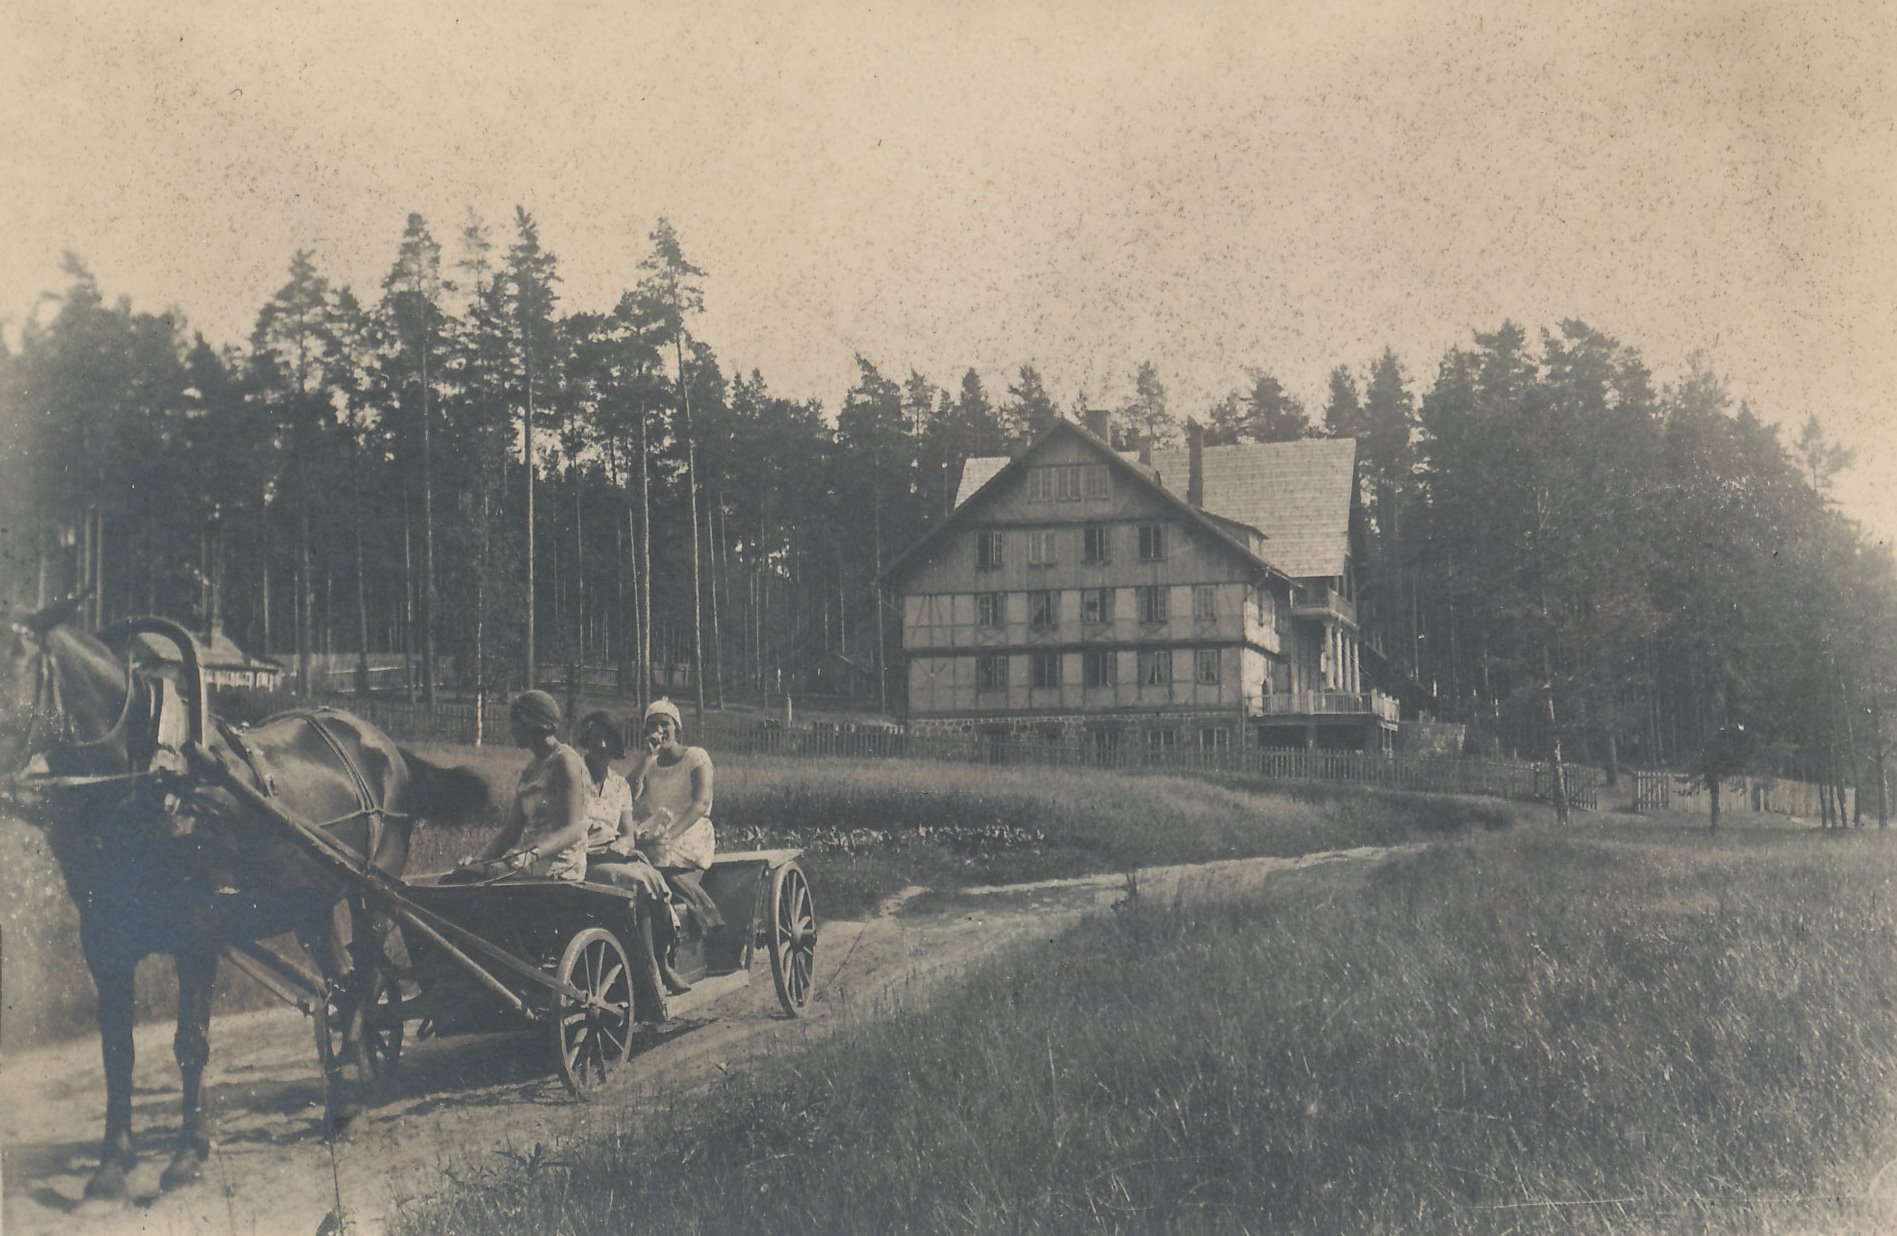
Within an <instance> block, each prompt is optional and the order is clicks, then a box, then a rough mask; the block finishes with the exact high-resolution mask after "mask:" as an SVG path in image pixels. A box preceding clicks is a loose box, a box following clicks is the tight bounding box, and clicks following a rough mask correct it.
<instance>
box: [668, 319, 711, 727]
mask: <svg viewBox="0 0 1897 1236" xmlns="http://www.w3.org/2000/svg"><path fill="white" fill-rule="evenodd" d="M672 345H673V350H674V352H675V354H676V355H677V358H678V400H679V410H680V412H681V413H682V414H683V415H684V418H685V497H686V505H687V506H688V507H690V508H691V513H692V677H693V678H694V679H695V680H696V682H697V687H698V697H697V712H696V715H695V716H694V718H693V721H692V727H693V728H692V732H693V733H695V734H700V735H702V734H703V733H704V732H705V612H704V596H703V591H702V584H701V579H700V575H701V569H700V565H699V561H698V449H697V443H696V442H695V441H694V440H693V439H694V436H695V435H694V434H693V433H692V395H691V390H690V389H689V387H688V386H687V384H686V381H685V331H684V328H683V327H681V328H680V329H679V332H678V334H677V335H675V336H674V337H673V339H672Z"/></svg>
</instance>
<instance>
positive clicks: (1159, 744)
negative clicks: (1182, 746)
mask: <svg viewBox="0 0 1897 1236" xmlns="http://www.w3.org/2000/svg"><path fill="white" fill-rule="evenodd" d="M1146 745H1147V746H1148V747H1151V748H1152V749H1153V750H1155V751H1170V750H1172V749H1173V748H1174V747H1176V746H1178V745H1179V731H1178V730H1147V731H1146Z"/></svg>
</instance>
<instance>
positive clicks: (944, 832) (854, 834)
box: [0, 747, 1533, 1046]
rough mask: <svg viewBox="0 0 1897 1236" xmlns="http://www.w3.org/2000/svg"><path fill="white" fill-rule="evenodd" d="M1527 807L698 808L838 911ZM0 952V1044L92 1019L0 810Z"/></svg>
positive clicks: (1190, 795) (1340, 840) (832, 785)
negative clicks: (791, 849) (923, 888)
mask: <svg viewBox="0 0 1897 1236" xmlns="http://www.w3.org/2000/svg"><path fill="white" fill-rule="evenodd" d="M421 753H422V754H425V755H427V756H428V757H429V758H432V759H435V760H437V761H438V762H442V763H451V764H455V765H458V766H462V767H469V768H473V769H475V770H476V771H477V772H479V773H480V774H481V775H482V776H483V777H484V778H485V779H486V780H487V782H488V784H489V786H490V789H491V795H490V796H491V798H492V800H493V801H494V802H495V803H496V804H499V803H504V802H506V801H508V800H509V798H510V797H511V794H512V789H513V785H514V781H515V778H516V777H517V776H518V774H519V770H520V768H521V766H522V764H523V763H524V762H525V758H526V757H525V755H524V753H523V752H520V751H518V750H511V749H508V748H497V747H484V748H478V749H477V748H467V747H433V748H427V747H424V748H421ZM1532 811H1533V809H1532V808H1526V807H1518V806H1511V805H1508V804H1503V803H1500V802H1496V801H1491V800H1466V799H1451V798H1440V797H1428V796H1422V795H1389V794H1366V793H1339V792H1336V791H1322V790H1319V789H1315V788H1314V789H1313V790H1311V791H1309V792H1308V793H1306V794H1304V795H1303V796H1297V795H1292V794H1287V793H1283V792H1266V791H1260V790H1255V789H1245V788H1234V787H1230V786H1224V787H1222V786H1216V785H1212V784H1208V783H1207V782H1204V781H1200V780H1193V779H1190V778H1183V777H1151V776H1142V775H1136V774H1126V773H1112V772H1109V773H1100V772H1093V773H1087V772H1082V771H1077V770H1045V769H984V768H976V767H957V766H944V765H937V764H931V763H925V762H921V761H851V760H837V759H825V760H815V761H809V760H805V761H799V760H792V759H784V758H774V759H771V758H766V759H747V760H727V761H723V762H721V764H720V766H719V769H718V781H717V799H716V803H715V809H714V813H713V814H714V817H715V819H716V821H717V825H718V843H719V846H720V848H721V849H725V850H738V849H747V848H754V847H760V846H780V845H793V846H800V847H803V848H805V850H806V866H807V868H808V869H809V871H810V874H811V880H812V884H813V886H814V888H815V891H816V896H817V898H818V902H817V909H818V913H819V914H820V915H822V916H823V917H826V918H847V917H853V916H857V915H861V914H863V913H865V912H867V911H869V910H871V909H872V908H874V907H875V906H876V905H877V904H878V903H879V902H880V901H881V900H882V899H883V898H885V897H887V896H888V895H889V894H891V893H894V892H896V891H898V890H899V889H901V888H903V887H904V886H905V885H908V884H928V885H932V886H954V885H956V884H960V883H993V882H1004V881H1011V880H1030V879H1039V878H1043V877H1049V876H1062V875H1074V874H1079V873H1084V872H1099V871H1119V870H1125V869H1129V868H1133V867H1138V866H1144V865H1149V864H1155V863H1174V862H1193V861H1200V860H1205V859H1213V858H1227V857H1236V856H1242V855H1261V854H1272V855H1292V854H1301V853H1307V852H1310V851H1312V850H1323V849H1336V848H1341V847H1345V846H1353V845H1368V844H1377V843H1382V842H1391V841H1397V840H1410V839H1415V838H1416V837H1418V836H1422V835H1431V836H1434V835H1445V834H1447V833H1449V832H1453V831H1455V830H1456V829H1459V828H1464V827H1468V826H1469V825H1471V824H1472V823H1474V824H1483V825H1489V826H1499V825H1502V824H1504V823H1507V822H1508V821H1509V820H1511V819H1512V818H1514V816H1515V814H1516V813H1530V812H1532ZM498 814H499V812H498V807H497V808H496V809H495V810H494V811H492V812H490V813H489V814H488V815H487V816H486V817H485V818H483V819H481V820H477V821H474V822H472V823H469V824H467V825H464V826H458V827H442V826H438V825H437V826H429V827H425V828H422V829H420V830H419V831H418V832H417V834H416V836H415V839H414V843H413V847H412V850H411V855H410V862H409V869H410V871H412V872H421V871H439V870H444V869H446V868H447V867H449V866H450V865H452V864H453V862H454V861H455V859H456V858H458V857H460V856H461V855H463V854H466V853H469V852H470V851H473V850H476V849H479V848H480V847H481V846H482V845H483V844H484V843H485V842H486V840H487V838H488V837H489V836H490V835H491V833H492V830H493V829H494V828H495V827H497V826H498V823H499V819H498ZM0 952H3V953H4V962H5V964H4V967H0V971H3V972H0V999H4V1002H5V1007H4V1012H3V1015H0V1025H3V1026H4V1031H5V1033H4V1041H3V1042H0V1046H17V1045H20V1044H25V1043H32V1042H40V1041H45V1040H47V1039H51V1038H58V1037H63V1036H66V1035H71V1034H79V1033H90V1032H91V1031H92V1029H93V1025H94V1022H93V993H92V986H91V983H90V981H89V979H87V978H86V977H84V973H85V971H84V964H83V961H82V960H81V958H80V953H79V947H78V916H77V913H76V912H75V911H74V909H73V907H72V905H71V904H70V901H69V900H68V898H67V895H66V890H65V886H64V884H63V883H62V882H61V880H60V878H59V875H58V871H57V869H56V867H55V866H54V864H53V862H52V860H51V858H50V856H49V855H48V854H47V853H46V849H45V844H44V840H43V839H42V838H41V837H40V835H39V834H38V833H37V832H36V831H34V830H33V829H31V828H29V827H27V826H26V825H24V824H21V823H18V822H17V821H9V820H0ZM271 999H272V997H270V996H269V995H268V994H267V993H265V992H263V991H262V990H261V989H260V988H257V987H256V986H255V985H253V984H251V983H250V982H249V981H248V980H245V979H242V978H239V977H234V976H226V978H225V979H224V980H222V981H221V990H220V995H219V1001H220V1003H219V1006H218V1007H219V1009H220V1010H221V1011H225V1012H229V1011H234V1010H236V1009H240V1008H245V1007H257V1006H260V1005H262V1004H265V1003H268V1002H269V1001H270V1000H271ZM175 1001H176V995H175V984H174V982H173V979H172V976H171V969H170V962H169V961H168V960H166V959H153V960H151V961H148V962H147V963H145V965H143V966H141V967H140V969H139V980H138V1007H139V1012H140V1016H141V1017H142V1018H154V1017H169V1016H171V1015H172V1013H173V1011H174V1007H175Z"/></svg>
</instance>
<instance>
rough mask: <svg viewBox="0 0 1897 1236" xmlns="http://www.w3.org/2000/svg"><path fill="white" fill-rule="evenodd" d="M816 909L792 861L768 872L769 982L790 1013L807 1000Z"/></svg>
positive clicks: (813, 967) (814, 954)
mask: <svg viewBox="0 0 1897 1236" xmlns="http://www.w3.org/2000/svg"><path fill="white" fill-rule="evenodd" d="M816 964H817V912H816V909H815V908H814V907H813V906H812V904H811V901H810V881H809V880H808V879H806V878H805V876H804V869H803V868H802V867H799V866H798V865H797V864H796V863H785V864H784V865H783V866H782V867H779V868H778V869H777V870H776V871H774V872H772V873H771V983H772V984H773V985H774V986H775V987H776V988H777V999H778V1001H779V1002H780V1003H781V1004H783V1006H784V1011H785V1012H786V1013H788V1014H790V1015H791V1016H792V1017H798V1016H801V1015H802V1014H803V1011H804V1006H805V1005H807V1004H809V1003H810V989H811V986H812V983H813V980H814V978H815V975H816Z"/></svg>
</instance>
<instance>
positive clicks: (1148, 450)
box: [1133, 433, 1153, 468]
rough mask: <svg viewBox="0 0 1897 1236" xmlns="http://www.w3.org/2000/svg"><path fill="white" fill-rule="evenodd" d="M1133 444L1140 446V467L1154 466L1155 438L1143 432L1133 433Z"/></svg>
mask: <svg viewBox="0 0 1897 1236" xmlns="http://www.w3.org/2000/svg"><path fill="white" fill-rule="evenodd" d="M1133 445H1134V446H1136V447H1138V448H1139V453H1140V467H1142V468H1150V467H1152V466H1153V439H1152V438H1151V437H1150V436H1149V435H1147V434H1143V433H1142V434H1135V435H1133Z"/></svg>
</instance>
